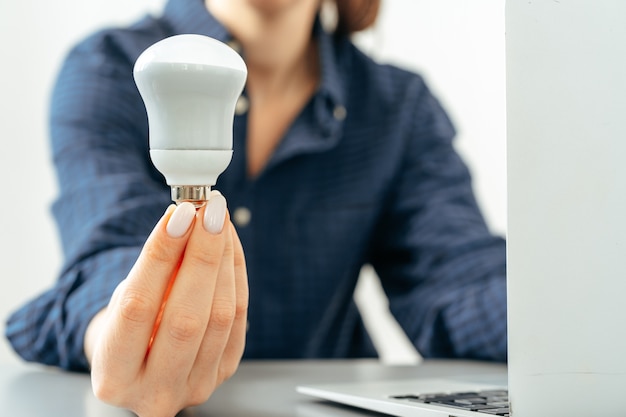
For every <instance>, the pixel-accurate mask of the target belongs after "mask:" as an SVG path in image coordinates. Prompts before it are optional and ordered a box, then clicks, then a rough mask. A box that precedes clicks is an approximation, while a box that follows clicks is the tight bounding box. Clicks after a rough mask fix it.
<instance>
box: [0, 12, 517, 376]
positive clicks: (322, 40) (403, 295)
mask: <svg viewBox="0 0 626 417" xmlns="http://www.w3.org/2000/svg"><path fill="white" fill-rule="evenodd" d="M178 33H199V34H204V35H208V36H211V37H214V38H217V39H219V40H222V41H229V40H231V36H230V35H229V33H228V32H227V31H226V29H225V28H224V26H222V25H221V24H220V23H219V22H217V21H216V20H215V19H214V17H212V16H211V15H210V14H209V13H208V12H207V10H206V9H205V6H204V3H203V2H202V1H201V0H170V1H169V2H168V3H167V5H166V6H165V9H164V12H163V14H162V16H160V17H158V18H154V17H146V18H144V19H142V20H141V21H139V22H137V23H136V24H134V25H133V26H131V27H129V28H124V29H117V28H116V29H108V30H105V31H101V32H98V33H96V34H94V35H92V36H90V37H89V38H87V39H86V40H84V41H83V42H81V43H80V44H79V45H77V46H76V47H75V48H74V49H73V50H72V51H71V52H70V54H69V56H68V57H67V59H66V61H65V63H64V65H63V67H62V69H61V72H60V74H59V76H58V80H57V84H56V87H55V89H54V93H53V97H52V105H51V121H50V134H51V143H52V152H53V156H54V163H55V167H56V172H57V174H58V180H59V184H60V195H59V197H58V200H57V201H56V202H55V204H54V206H53V213H54V216H55V218H56V221H57V223H58V228H59V232H60V235H61V240H62V245H63V251H64V258H65V259H64V266H63V269H62V271H61V273H60V275H59V278H58V281H57V282H56V284H55V285H54V286H53V287H52V288H50V289H49V290H48V291H46V292H44V293H42V294H41V295H39V296H38V297H36V298H35V299H33V300H31V301H29V302H28V303H26V304H25V305H24V306H23V307H22V308H21V309H19V310H18V311H16V312H15V313H14V314H13V315H12V316H11V317H10V318H9V321H8V323H7V330H6V332H7V336H8V338H9V340H10V342H11V343H12V345H13V347H14V348H15V350H16V351H17V352H18V353H19V354H20V355H21V356H22V357H23V358H24V359H26V360H29V361H37V362H42V363H45V364H50V365H56V366H60V367H63V368H66V369H72V370H86V369H88V363H87V361H86V358H85V355H84V352H83V337H84V334H85V329H86V327H87V324H88V323H89V321H90V319H91V318H92V317H93V315H94V314H95V313H96V312H98V311H99V310H100V309H102V308H104V307H105V306H106V305H107V303H108V301H109V298H110V296H111V294H112V292H113V290H114V288H115V287H116V286H117V285H118V283H119V282H120V281H121V280H122V279H124V278H125V276H126V275H127V273H128V271H129V270H130V268H131V267H132V265H133V263H134V262H135V260H136V258H137V256H138V254H139V252H140V250H141V247H142V244H143V243H144V241H145V239H146V237H147V236H148V234H149V233H150V231H151V230H152V228H153V227H154V225H155V224H156V222H157V220H158V219H159V218H160V216H161V215H162V214H163V212H164V210H165V208H166V206H167V205H168V204H169V203H170V201H169V187H168V186H167V185H166V184H165V181H164V179H163V177H162V176H161V174H160V173H159V172H158V171H156V169H155V168H154V167H153V166H152V164H151V162H150V159H149V146H148V125H147V118H146V112H145V108H144V105H143V102H142V100H141V98H140V96H139V93H138V91H137V88H136V86H135V84H134V81H133V78H132V68H133V65H134V62H135V60H136V58H137V57H138V55H139V54H140V53H141V52H142V51H143V50H144V49H145V48H147V47H148V46H149V45H151V44H153V43H154V42H156V41H158V40H160V39H162V38H164V37H167V36H170V35H174V34H178ZM313 36H315V37H316V40H317V42H318V47H319V53H320V61H321V82H320V85H319V87H318V88H317V90H316V92H315V94H314V96H313V97H312V98H311V100H310V101H309V102H308V103H307V104H306V106H305V107H304V108H303V109H302V111H301V112H300V113H299V115H298V116H297V118H296V119H295V121H294V122H293V124H292V125H291V126H290V127H289V129H288V130H287V132H286V133H285V135H284V137H283V138H282V141H281V142H280V144H279V145H278V147H277V149H276V150H275V152H274V154H273V155H272V157H271V159H270V160H269V162H268V164H267V165H266V166H265V168H264V169H263V171H262V172H261V173H260V174H259V175H258V176H256V177H255V178H250V177H249V176H248V175H247V174H246V154H245V149H246V129H247V126H246V123H247V115H246V114H245V113H244V114H242V115H237V116H236V117H235V121H234V156H233V160H232V163H231V165H230V166H229V167H228V169H227V170H226V171H225V172H224V173H223V174H222V175H221V176H220V178H219V181H218V184H217V187H216V188H218V189H219V190H221V192H222V193H223V194H224V195H225V196H226V198H227V200H228V204H229V208H230V210H231V212H234V211H236V210H237V208H241V207H244V208H245V209H247V210H248V211H249V213H250V214H251V216H250V219H249V222H247V224H244V223H242V224H241V225H240V226H238V227H237V231H238V233H239V235H240V237H241V240H242V243H243V247H244V251H245V253H246V259H247V264H248V274H249V284H250V308H249V325H250V326H249V331H248V335H247V345H246V350H245V354H244V357H245V358H337V357H364V356H373V355H375V351H374V349H373V347H372V344H371V342H370V341H369V338H368V336H367V334H366V332H365V330H364V327H363V325H362V322H361V319H360V316H359V314H358V311H357V309H356V306H355V304H354V302H353V300H352V295H353V291H354V288H355V284H356V282H357V278H358V276H359V271H360V269H361V267H362V266H363V265H364V264H367V263H369V264H371V265H373V266H374V268H375V269H376V271H377V273H378V275H379V276H380V279H381V282H382V285H383V287H384V289H385V291H386V293H387V296H388V297H389V306H390V309H391V311H392V312H393V314H394V315H395V317H396V319H397V320H398V322H399V323H400V325H401V326H402V328H403V329H404V330H405V332H406V334H407V335H408V337H409V338H410V339H411V340H412V341H413V343H414V344H415V346H416V347H417V349H418V350H419V351H420V353H421V354H422V355H424V356H425V357H466V358H480V359H494V360H505V359H506V286H505V245H504V241H503V240H502V239H501V238H498V237H494V236H492V235H491V234H490V232H489V230H488V228H487V227H486V225H485V222H484V219H483V217H482V215H481V213H480V210H479V208H478V207H477V204H476V201H475V198H474V194H473V191H472V186H471V179H470V175H469V173H468V170H467V168H466V166H465V165H464V164H463V162H462V161H461V159H460V158H459V156H458V155H457V153H456V152H455V150H454V148H453V137H454V134H455V132H454V129H453V127H452V125H451V123H450V120H449V119H448V117H447V116H446V113H445V112H444V110H443V109H442V108H441V106H440V104H439V103H438V101H437V100H436V99H435V97H433V95H432V94H431V92H430V91H429V89H428V87H427V86H426V85H425V83H424V80H423V79H422V78H421V77H420V76H419V75H417V74H414V73H411V72H408V71H405V70H402V69H399V68H396V67H393V66H389V65H381V64H377V63H375V62H374V61H372V60H371V59H370V58H368V57H367V56H365V55H364V54H363V53H361V52H360V51H359V50H358V49H357V48H356V47H355V46H354V45H353V44H352V43H351V42H350V41H349V40H348V39H346V38H340V37H335V36H333V35H331V34H327V33H325V32H324V31H323V30H322V29H321V27H320V25H319V23H316V25H315V29H314V34H313ZM243 55H244V58H245V51H244V52H243ZM245 94H246V92H245V91H244V95H245Z"/></svg>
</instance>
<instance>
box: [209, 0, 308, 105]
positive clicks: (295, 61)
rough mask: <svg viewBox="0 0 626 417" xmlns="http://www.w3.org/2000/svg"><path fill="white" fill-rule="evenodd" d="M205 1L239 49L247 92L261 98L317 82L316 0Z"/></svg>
mask: <svg viewBox="0 0 626 417" xmlns="http://www.w3.org/2000/svg"><path fill="white" fill-rule="evenodd" d="M257 3H258V5H257ZM277 3H278V5H277ZM206 5H207V8H208V9H209V11H210V12H211V13H212V14H213V15H214V16H215V17H216V18H217V19H218V20H220V22H222V24H224V25H225V26H226V28H227V29H228V30H229V31H230V32H231V34H232V35H233V36H234V37H235V39H237V41H238V42H239V43H240V44H241V46H242V48H243V50H244V53H245V58H246V64H247V66H248V91H249V93H250V94H254V95H256V96H257V98H258V99H262V97H263V96H266V95H269V96H272V95H274V94H276V93H280V92H281V90H282V91H283V92H284V91H285V90H289V89H290V88H292V87H293V88H301V86H302V84H303V83H305V84H308V83H311V82H316V79H317V74H318V72H319V69H318V65H317V48H316V46H315V44H314V43H313V41H312V38H311V31H312V28H313V23H314V20H315V16H316V14H317V10H318V8H319V2H317V1H310V0H269V1H268V0H206Z"/></svg>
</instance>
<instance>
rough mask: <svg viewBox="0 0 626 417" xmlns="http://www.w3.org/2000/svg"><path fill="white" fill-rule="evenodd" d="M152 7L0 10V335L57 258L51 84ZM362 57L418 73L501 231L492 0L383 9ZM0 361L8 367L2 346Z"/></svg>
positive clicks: (138, 1) (497, 19)
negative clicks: (102, 34)
mask: <svg viewBox="0 0 626 417" xmlns="http://www.w3.org/2000/svg"><path fill="white" fill-rule="evenodd" d="M161 4H162V0H133V1H124V0H92V1H88V2H87V1H79V0H58V1H55V2H36V3H35V2H16V1H10V0H0V51H2V54H3V56H2V60H1V61H0V63H1V67H0V68H1V69H0V71H1V73H0V75H1V76H0V126H1V127H2V134H3V136H4V137H3V140H2V143H3V145H4V149H3V150H2V151H0V178H3V179H4V189H5V191H4V193H5V200H4V204H3V206H2V208H0V210H1V212H0V231H1V238H0V245H1V247H0V254H1V255H0V280H1V282H2V285H3V287H2V290H0V317H1V318H2V321H1V323H2V324H0V331H2V334H4V320H5V317H6V316H7V314H8V313H9V311H11V310H13V309H14V308H16V307H17V306H18V305H20V304H21V303H23V302H24V301H25V300H26V299H27V298H29V297H32V296H34V295H35V294H37V293H38V292H40V291H42V290H43V289H44V288H46V287H47V286H49V285H50V284H51V283H52V282H53V280H54V279H55V276H56V273H57V270H58V268H59V267H60V264H61V260H60V256H61V255H60V250H59V247H58V243H57V234H56V229H55V226H54V224H53V222H52V219H51V216H50V211H49V207H50V204H51V202H52V200H53V198H54V196H55V195H56V183H55V181H56V180H55V178H54V172H53V171H52V168H51V164H50V156H49V151H48V144H47V136H46V135H47V134H46V128H47V126H46V123H47V104H48V96H49V91H50V88H51V84H52V81H53V78H54V76H55V74H56V71H57V69H58V66H59V64H60V61H61V59H62V57H63V56H64V54H65V52H66V51H67V48H68V47H69V46H70V45H71V44H73V43H74V42H75V41H77V40H78V39H80V38H81V37H83V36H84V35H86V34H87V33H89V32H91V31H93V30H94V29H96V28H99V27H101V26H102V25H104V24H112V23H125V22H128V21H130V20H133V19H134V18H135V17H138V16H140V15H141V14H142V13H143V11H146V10H158V9H159V8H160V7H161ZM359 42H360V43H361V44H362V45H363V47H364V48H366V49H367V50H368V51H369V52H370V53H371V54H372V55H374V56H376V57H377V58H379V59H381V60H385V61H393V62H395V63H398V64H400V65H403V66H405V67H408V68H411V69H414V70H417V71H420V72H421V73H422V74H424V75H425V76H426V78H427V80H428V81H429V83H430V85H431V87H432V88H433V89H434V91H435V92H436V93H437V94H438V95H439V97H440V98H441V100H442V102H443V103H444V106H445V107H446V108H447V109H448V111H449V113H450V115H451V116H452V119H453V120H454V122H455V124H456V126H457V128H458V130H459V140H458V147H459V150H460V151H461V152H462V154H463V155H464V156H465V157H466V160H467V162H468V163H469V165H470V168H471V169H472V171H473V173H474V178H475V186H476V191H477V195H478V197H479V201H480V203H481V205H482V207H483V209H484V211H485V213H486V215H487V218H488V220H489V222H490V224H491V226H492V227H493V229H494V230H496V231H498V232H500V233H504V230H505V223H506V217H505V216H506V210H505V200H506V199H505V182H506V180H505V136H504V133H505V112H504V110H505V108H504V98H505V97H504V2H503V1H502V0H472V1H471V2H469V1H467V0H383V9H382V13H381V16H380V21H379V23H378V25H377V27H376V28H375V29H374V30H373V31H372V32H371V33H369V34H366V35H364V36H363V37H361V38H359ZM0 339H1V341H0V362H3V361H14V360H16V357H15V355H14V354H13V353H12V352H11V351H10V349H9V347H8V346H7V344H6V342H5V341H4V338H3V337H2V338H0Z"/></svg>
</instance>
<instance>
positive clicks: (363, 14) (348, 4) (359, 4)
mask: <svg viewBox="0 0 626 417" xmlns="http://www.w3.org/2000/svg"><path fill="white" fill-rule="evenodd" d="M334 1H335V5H336V6H337V27H336V30H335V32H336V33H337V34H338V35H351V34H353V33H354V32H358V31H360V30H363V29H367V28H368V27H370V26H372V25H373V24H374V22H375V21H376V17H377V16H378V10H379V9H380V0H334Z"/></svg>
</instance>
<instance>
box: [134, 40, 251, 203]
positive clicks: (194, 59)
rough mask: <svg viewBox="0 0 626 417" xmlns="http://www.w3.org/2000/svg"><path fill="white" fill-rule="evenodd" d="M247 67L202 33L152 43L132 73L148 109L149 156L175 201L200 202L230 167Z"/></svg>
mask: <svg viewBox="0 0 626 417" xmlns="http://www.w3.org/2000/svg"><path fill="white" fill-rule="evenodd" d="M247 74H248V71H247V68H246V64H245V63H244V61H243V59H242V58H241V56H239V54H238V53H237V52H235V51H234V50H233V49H232V48H230V47H229V46H228V45H226V44H224V43H222V42H220V41H217V40H215V39H213V38H210V37H207V36H203V35H190V34H187V35H176V36H172V37H169V38H166V39H163V40H161V41H159V42H157V43H155V44H154V45H152V46H150V47H148V48H147V49H146V50H145V51H144V52H143V53H142V54H141V55H140V56H139V58H137V61H136V62H135V67H134V70H133V75H134V78H135V83H136V84H137V88H138V89H139V93H140V94H141V97H142V99H143V101H144V104H145V106H146V111H147V113H148V127H149V135H150V138H149V142H150V158H151V159H152V163H153V164H154V166H155V167H156V168H157V169H158V170H159V171H160V172H161V173H162V174H163V175H164V176H165V179H166V181H167V184H168V185H170V187H171V189H172V200H173V201H175V202H176V203H180V202H183V201H190V202H192V203H194V204H195V205H196V207H201V206H202V205H203V204H204V203H205V202H206V200H208V198H209V193H210V191H211V186H214V185H215V183H216V182H217V178H218V177H219V175H220V174H221V173H222V172H223V171H224V170H225V169H226V168H227V167H228V164H230V160H231V158H232V149H233V117H234V112H235V104H236V102H237V99H238V98H239V96H240V95H241V92H242V90H243V86H244V84H245V81H246V77H247Z"/></svg>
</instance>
